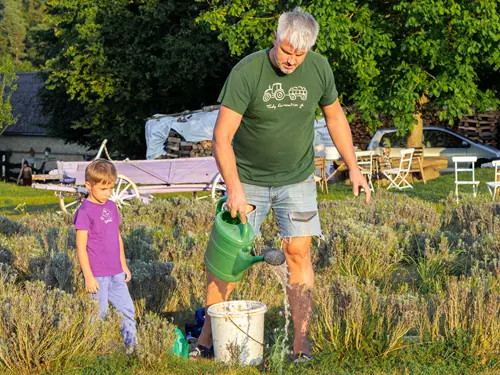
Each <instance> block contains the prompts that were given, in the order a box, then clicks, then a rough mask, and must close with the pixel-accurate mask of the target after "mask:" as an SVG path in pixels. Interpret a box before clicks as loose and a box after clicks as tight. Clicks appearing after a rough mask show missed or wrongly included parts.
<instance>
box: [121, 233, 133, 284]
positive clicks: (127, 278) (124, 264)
mask: <svg viewBox="0 0 500 375" xmlns="http://www.w3.org/2000/svg"><path fill="white" fill-rule="evenodd" d="M118 236H119V238H120V263H121V264H122V269H123V272H125V282H126V283H128V282H129V281H130V279H131V278H132V273H131V272H130V269H129V268H128V266H127V258H125V247H124V246H123V240H122V236H121V235H118Z"/></svg>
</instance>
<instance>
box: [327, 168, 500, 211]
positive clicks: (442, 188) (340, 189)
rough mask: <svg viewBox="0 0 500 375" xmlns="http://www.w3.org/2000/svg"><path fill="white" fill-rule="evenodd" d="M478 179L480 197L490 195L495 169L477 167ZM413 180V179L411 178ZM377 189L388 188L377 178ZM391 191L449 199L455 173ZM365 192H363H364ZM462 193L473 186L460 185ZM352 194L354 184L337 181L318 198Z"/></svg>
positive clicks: (434, 200) (427, 198)
mask: <svg viewBox="0 0 500 375" xmlns="http://www.w3.org/2000/svg"><path fill="white" fill-rule="evenodd" d="M475 173H476V181H481V183H480V184H479V189H478V196H479V197H490V194H489V192H488V188H487V186H486V182H489V181H493V180H494V169H491V168H477V169H476V172H475ZM410 182H411V180H410ZM373 185H374V187H375V191H377V190H379V189H384V190H385V189H386V187H384V186H380V187H379V186H377V182H376V180H374V183H373ZM390 191H391V192H393V193H394V194H398V195H401V194H403V195H406V196H408V197H411V198H417V199H422V200H424V201H426V202H431V203H440V202H442V201H443V200H445V199H447V198H448V196H449V195H450V194H454V193H455V174H454V173H444V174H442V175H441V176H440V177H439V178H436V179H433V180H429V181H427V184H424V183H423V182H422V181H415V183H414V184H413V189H404V190H396V189H391V190H390ZM362 194H363V193H362ZM459 194H460V195H472V187H471V186H460V190H459ZM351 196H352V186H351V185H347V184H345V183H343V182H336V183H330V184H328V194H326V192H321V191H320V189H318V200H331V199H333V200H339V199H345V198H348V197H351Z"/></svg>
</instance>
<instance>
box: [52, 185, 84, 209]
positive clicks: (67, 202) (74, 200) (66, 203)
mask: <svg viewBox="0 0 500 375" xmlns="http://www.w3.org/2000/svg"><path fill="white" fill-rule="evenodd" d="M56 195H57V197H58V198H59V207H61V211H62V212H64V213H66V214H73V213H74V212H75V211H76V210H77V209H78V207H80V205H81V204H82V202H83V200H84V199H85V197H86V195H85V194H82V193H80V192H77V193H69V192H65V191H60V192H58V193H56Z"/></svg>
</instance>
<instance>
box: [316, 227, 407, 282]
mask: <svg viewBox="0 0 500 375" xmlns="http://www.w3.org/2000/svg"><path fill="white" fill-rule="evenodd" d="M335 230H336V231H335V233H333V234H330V236H328V237H326V240H325V243H324V246H323V247H322V248H320V249H318V254H317V258H318V261H317V263H319V264H320V265H323V266H325V265H326V266H329V267H330V270H331V271H332V272H335V273H337V274H340V275H346V276H357V277H359V278H360V279H363V280H375V281H383V280H387V278H388V277H390V275H391V273H392V271H393V270H394V269H395V267H396V266H397V264H398V263H399V262H400V261H401V259H402V257H403V253H402V251H401V249H400V248H399V247H398V237H397V236H396V234H395V232H394V231H393V230H392V229H390V228H388V227H386V226H378V227H377V226H373V225H362V224H360V223H357V222H352V221H346V222H341V223H338V225H337V226H336V228H335Z"/></svg>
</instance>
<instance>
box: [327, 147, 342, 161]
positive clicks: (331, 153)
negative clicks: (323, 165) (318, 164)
mask: <svg viewBox="0 0 500 375" xmlns="http://www.w3.org/2000/svg"><path fill="white" fill-rule="evenodd" d="M325 158H326V159H327V160H338V159H340V154H339V152H338V151H337V147H325Z"/></svg>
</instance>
